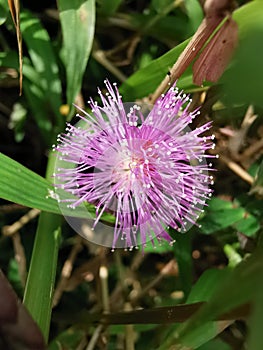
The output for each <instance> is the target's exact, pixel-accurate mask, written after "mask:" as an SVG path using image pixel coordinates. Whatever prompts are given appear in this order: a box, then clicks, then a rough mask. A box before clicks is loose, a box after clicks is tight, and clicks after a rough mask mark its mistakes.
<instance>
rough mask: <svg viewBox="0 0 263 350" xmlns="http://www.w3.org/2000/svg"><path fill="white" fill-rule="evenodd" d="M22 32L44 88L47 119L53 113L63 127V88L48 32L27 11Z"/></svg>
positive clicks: (23, 18) (57, 122) (22, 20)
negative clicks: (61, 111)
mask: <svg viewBox="0 0 263 350" xmlns="http://www.w3.org/2000/svg"><path fill="white" fill-rule="evenodd" d="M21 32H22V37H23V40H24V41H25V42H26V45H27V48H28V53H29V56H30V59H31V61H32V63H33V67H34V68H35V70H36V72H37V73H38V75H39V85H40V86H41V88H42V91H43V93H44V99H45V102H46V105H47V107H46V117H45V118H46V119H49V118H50V113H52V112H53V114H54V117H56V124H57V125H59V126H60V127H62V126H63V120H62V116H61V115H60V112H59V108H60V106H61V104H62V99H61V93H62V88H61V82H60V79H59V70H58V65H57V62H56V57H55V54H54V52H53V47H52V45H51V39H50V37H49V35H48V32H47V31H46V30H45V29H44V28H43V26H42V25H41V22H40V21H39V20H38V19H37V18H36V17H33V16H32V15H31V13H30V12H29V11H25V10H24V11H23V12H22V13H21ZM40 108H41V106H40Z"/></svg>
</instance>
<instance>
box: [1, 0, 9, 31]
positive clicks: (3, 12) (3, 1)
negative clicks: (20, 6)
mask: <svg viewBox="0 0 263 350" xmlns="http://www.w3.org/2000/svg"><path fill="white" fill-rule="evenodd" d="M8 12H9V10H8V2H7V1H6V0H0V26H1V25H2V24H3V23H5V21H6V18H7V16H8Z"/></svg>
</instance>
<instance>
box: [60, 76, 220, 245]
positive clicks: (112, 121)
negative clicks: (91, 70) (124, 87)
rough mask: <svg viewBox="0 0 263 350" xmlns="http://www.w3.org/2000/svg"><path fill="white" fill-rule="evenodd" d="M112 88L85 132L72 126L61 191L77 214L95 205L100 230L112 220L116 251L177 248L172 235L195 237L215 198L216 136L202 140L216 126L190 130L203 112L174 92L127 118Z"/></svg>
mask: <svg viewBox="0 0 263 350" xmlns="http://www.w3.org/2000/svg"><path fill="white" fill-rule="evenodd" d="M105 85H106V87H107V90H108V92H107V93H106V96H105V95H103V94H102V93H101V91H100V90H99V95H100V98H101V101H102V105H98V104H97V102H94V101H93V100H91V101H90V102H89V103H90V107H91V113H87V112H85V111H84V110H80V111H81V113H82V115H81V116H79V117H80V119H81V120H82V126H81V127H78V126H72V125H68V128H67V133H66V134H64V135H60V136H59V137H58V141H59V144H58V146H57V147H56V150H57V151H58V152H59V157H60V159H62V160H63V162H64V163H65V164H68V166H66V167H63V168H59V169H57V172H56V174H55V177H56V180H58V181H57V182H58V184H56V186H57V188H63V189H64V190H65V191H66V192H68V193H70V194H73V195H74V196H75V198H72V196H71V197H70V196H69V198H68V199H64V200H62V201H66V202H68V206H69V207H70V208H77V207H78V206H79V205H81V204H83V203H85V202H89V203H93V204H95V206H96V219H95V221H94V224H93V228H95V227H96V225H97V223H98V222H99V220H100V218H101V216H102V214H103V213H105V212H110V213H113V214H114V215H115V217H116V220H115V226H114V234H113V241H112V247H113V248H115V247H134V246H137V245H138V244H142V245H143V246H144V245H145V244H146V242H147V241H149V240H151V241H154V240H155V239H157V240H162V239H164V240H166V241H168V242H170V243H172V242H173V239H172V238H171V236H170V235H169V234H168V233H167V231H166V229H167V228H168V227H172V228H174V229H175V230H177V231H186V230H187V229H189V227H190V226H192V225H193V224H195V222H196V220H197V218H198V217H199V215H200V213H201V212H202V208H203V206H204V205H205V201H206V199H207V198H208V197H210V196H211V192H212V190H211V189H209V184H210V183H211V182H212V177H211V176H210V175H209V170H210V169H211V166H212V164H211V163H210V164H209V165H207V163H206V158H207V157H211V155H207V154H206V153H205V151H206V150H208V149H211V148H213V145H214V144H213V142H212V139H213V138H214V136H213V135H212V136H201V135H202V134H203V133H204V132H206V131H207V130H209V128H210V126H211V123H207V124H205V125H203V126H201V127H199V128H196V129H194V130H191V129H190V128H189V127H188V125H189V124H191V123H192V120H193V119H194V118H195V117H196V115H198V114H199V112H198V111H197V110H196V111H194V112H189V110H188V107H189V104H190V102H191V101H190V99H189V96H187V95H185V94H184V93H183V92H179V91H178V89H177V88H176V87H175V86H174V87H171V88H170V89H169V91H168V92H167V93H166V94H165V95H162V96H161V97H160V98H159V99H158V100H157V101H156V103H155V104H154V106H153V107H152V109H151V111H150V112H149V113H148V114H147V115H146V116H144V114H143V111H142V109H143V108H141V107H140V106H139V105H137V104H129V108H128V110H127V111H126V109H127V108H126V107H127V105H126V104H123V102H122V99H121V96H120V94H119V92H118V89H117V87H116V85H115V84H113V86H112V85H111V84H110V83H109V82H108V81H106V82H105ZM143 107H144V106H143Z"/></svg>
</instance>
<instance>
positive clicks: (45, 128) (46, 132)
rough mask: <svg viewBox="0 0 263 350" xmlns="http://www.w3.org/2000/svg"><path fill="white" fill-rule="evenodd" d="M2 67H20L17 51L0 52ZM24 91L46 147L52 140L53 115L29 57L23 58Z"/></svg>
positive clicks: (38, 76)
mask: <svg viewBox="0 0 263 350" xmlns="http://www.w3.org/2000/svg"><path fill="white" fill-rule="evenodd" d="M0 66H2V67H9V68H14V69H16V70H18V69H19V67H18V54H17V52H15V51H9V52H0ZM23 75H24V80H23V90H24V93H25V96H26V98H27V101H28V104H29V106H30V109H31V110H32V114H33V117H34V118H35V121H36V123H37V126H38V128H39V130H40V132H41V135H42V137H43V140H44V141H45V143H46V145H50V144H51V142H52V138H53V137H54V136H55V135H52V133H51V130H52V129H53V125H52V122H51V118H50V117H52V116H51V113H50V109H49V104H47V103H46V97H45V92H44V89H43V87H42V86H41V79H40V75H39V73H38V72H37V71H36V70H35V69H34V67H33V66H32V64H31V62H30V60H29V58H28V57H24V58H23Z"/></svg>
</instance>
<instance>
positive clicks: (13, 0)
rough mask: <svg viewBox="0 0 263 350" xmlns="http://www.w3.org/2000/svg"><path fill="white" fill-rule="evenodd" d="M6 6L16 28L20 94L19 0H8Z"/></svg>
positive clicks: (21, 76)
mask: <svg viewBox="0 0 263 350" xmlns="http://www.w3.org/2000/svg"><path fill="white" fill-rule="evenodd" d="M8 6H9V9H10V12H11V15H12V19H13V22H14V25H15V28H16V38H17V45H18V57H19V95H21V94H22V85H23V53H22V35H21V30H20V1H19V0H8Z"/></svg>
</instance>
